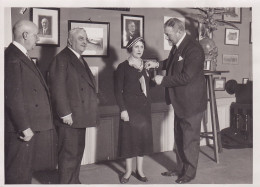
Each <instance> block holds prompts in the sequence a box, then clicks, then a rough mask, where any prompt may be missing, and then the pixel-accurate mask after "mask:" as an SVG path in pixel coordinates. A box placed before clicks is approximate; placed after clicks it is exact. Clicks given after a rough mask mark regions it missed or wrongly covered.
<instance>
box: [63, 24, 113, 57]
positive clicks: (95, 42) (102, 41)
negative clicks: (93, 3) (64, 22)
mask: <svg viewBox="0 0 260 187" xmlns="http://www.w3.org/2000/svg"><path fill="white" fill-rule="evenodd" d="M73 28H83V29H84V30H85V31H86V33H87V37H88V40H87V47H86V50H85V51H84V52H83V53H82V56H85V57H107V56H109V37H110V23H108V22H94V21H77V20H68V30H69V31H70V30H71V29H73Z"/></svg>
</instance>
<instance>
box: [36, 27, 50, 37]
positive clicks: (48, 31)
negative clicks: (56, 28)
mask: <svg viewBox="0 0 260 187" xmlns="http://www.w3.org/2000/svg"><path fill="white" fill-rule="evenodd" d="M39 34H40V35H51V29H50V28H48V29H47V30H46V32H45V34H43V28H41V29H39Z"/></svg>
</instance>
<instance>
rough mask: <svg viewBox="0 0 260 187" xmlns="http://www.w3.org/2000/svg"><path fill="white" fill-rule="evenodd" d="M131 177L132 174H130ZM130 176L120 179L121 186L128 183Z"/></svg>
mask: <svg viewBox="0 0 260 187" xmlns="http://www.w3.org/2000/svg"><path fill="white" fill-rule="evenodd" d="M131 175H132V174H131ZM131 175H130V176H129V177H128V178H125V177H124V175H123V176H122V177H121V179H120V183H121V184H125V183H128V182H129V179H130V177H131Z"/></svg>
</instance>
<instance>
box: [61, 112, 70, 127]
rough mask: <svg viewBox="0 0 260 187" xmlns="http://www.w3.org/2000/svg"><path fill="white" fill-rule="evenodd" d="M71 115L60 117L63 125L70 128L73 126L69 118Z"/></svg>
mask: <svg viewBox="0 0 260 187" xmlns="http://www.w3.org/2000/svg"><path fill="white" fill-rule="evenodd" d="M71 115H72V114H69V115H67V116H64V117H61V119H62V121H63V123H65V124H67V125H69V126H71V125H72V124H73V120H72V116H71Z"/></svg>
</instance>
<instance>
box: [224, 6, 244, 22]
mask: <svg viewBox="0 0 260 187" xmlns="http://www.w3.org/2000/svg"><path fill="white" fill-rule="evenodd" d="M225 9H226V11H228V12H232V13H233V14H234V15H225V14H224V15H223V20H225V21H229V22H234V23H241V17H242V9H241V8H235V7H231V8H225Z"/></svg>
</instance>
